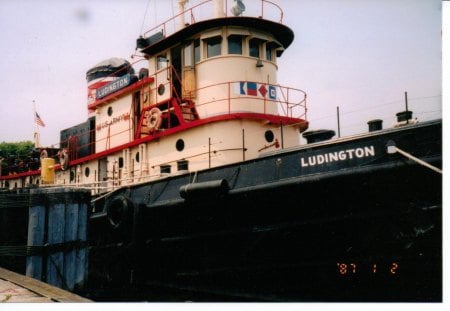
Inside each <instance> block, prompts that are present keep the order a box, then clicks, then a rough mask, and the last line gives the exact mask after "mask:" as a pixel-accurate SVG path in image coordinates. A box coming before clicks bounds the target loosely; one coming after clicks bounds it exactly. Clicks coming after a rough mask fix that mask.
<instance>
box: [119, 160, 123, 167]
mask: <svg viewBox="0 0 450 311" xmlns="http://www.w3.org/2000/svg"><path fill="white" fill-rule="evenodd" d="M122 167H123V158H122V157H119V168H122Z"/></svg>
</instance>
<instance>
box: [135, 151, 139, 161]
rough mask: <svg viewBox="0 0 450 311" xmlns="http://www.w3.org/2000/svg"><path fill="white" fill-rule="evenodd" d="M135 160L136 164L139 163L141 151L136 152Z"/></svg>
mask: <svg viewBox="0 0 450 311" xmlns="http://www.w3.org/2000/svg"><path fill="white" fill-rule="evenodd" d="M134 158H135V159H136V162H137V163H139V151H138V152H136V156H135V157H134Z"/></svg>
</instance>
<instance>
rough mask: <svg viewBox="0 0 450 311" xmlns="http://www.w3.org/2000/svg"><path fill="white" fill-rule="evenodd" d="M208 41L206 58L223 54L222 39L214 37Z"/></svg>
mask: <svg viewBox="0 0 450 311" xmlns="http://www.w3.org/2000/svg"><path fill="white" fill-rule="evenodd" d="M205 41H206V56H207V57H208V58H209V57H214V56H218V55H220V54H221V53H222V37H220V36H217V37H212V38H208V39H206V40H205Z"/></svg>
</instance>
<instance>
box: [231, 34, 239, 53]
mask: <svg viewBox="0 0 450 311" xmlns="http://www.w3.org/2000/svg"><path fill="white" fill-rule="evenodd" d="M228 54H242V36H237V35H231V36H229V37H228Z"/></svg>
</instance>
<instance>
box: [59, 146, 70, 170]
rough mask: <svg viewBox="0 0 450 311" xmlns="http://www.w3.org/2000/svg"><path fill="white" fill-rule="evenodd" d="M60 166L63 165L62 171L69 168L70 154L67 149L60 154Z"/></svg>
mask: <svg viewBox="0 0 450 311" xmlns="http://www.w3.org/2000/svg"><path fill="white" fill-rule="evenodd" d="M59 164H61V169H62V170H63V171H64V170H66V169H67V168H68V167H69V153H68V152H67V149H63V150H61V151H60V152H59Z"/></svg>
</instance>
